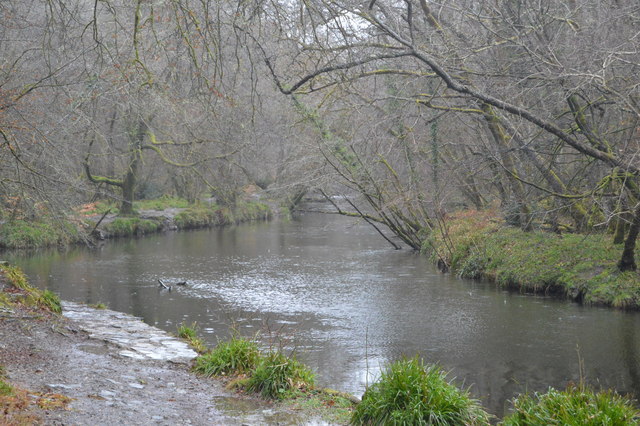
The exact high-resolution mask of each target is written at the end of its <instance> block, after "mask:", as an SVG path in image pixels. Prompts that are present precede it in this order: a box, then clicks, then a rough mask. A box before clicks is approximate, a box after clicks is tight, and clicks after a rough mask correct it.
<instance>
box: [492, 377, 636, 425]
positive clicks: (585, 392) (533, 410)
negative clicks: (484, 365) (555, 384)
mask: <svg viewBox="0 0 640 426" xmlns="http://www.w3.org/2000/svg"><path fill="white" fill-rule="evenodd" d="M512 403H513V409H514V413H513V414H511V415H509V416H507V417H505V419H504V421H503V423H502V424H504V425H512V426H516V425H576V426H577V425H593V426H596V425H631V424H638V423H639V422H640V412H639V411H638V409H637V408H635V407H634V406H633V405H632V404H631V402H630V401H629V400H628V399H627V398H624V397H622V396H620V395H618V394H616V393H615V392H613V391H601V392H595V391H593V390H592V389H589V388H585V387H583V386H570V387H569V388H567V390H565V391H558V390H556V389H553V388H549V390H548V391H547V392H546V393H543V394H539V393H534V394H533V395H528V394H525V395H521V396H519V397H517V398H515V399H514V400H513V401H512Z"/></svg>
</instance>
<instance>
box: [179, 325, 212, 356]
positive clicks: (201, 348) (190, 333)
mask: <svg viewBox="0 0 640 426" xmlns="http://www.w3.org/2000/svg"><path fill="white" fill-rule="evenodd" d="M196 330H197V324H196V323H195V322H194V323H192V324H191V325H190V326H189V325H186V324H181V325H180V327H178V337H180V338H181V339H185V340H186V341H187V342H189V344H190V345H191V347H192V348H193V349H195V350H196V352H198V353H200V354H203V353H205V352H207V350H208V348H207V345H206V344H205V343H204V340H202V339H201V338H199V337H198V333H197V331H196Z"/></svg>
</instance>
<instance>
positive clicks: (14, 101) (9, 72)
mask: <svg viewBox="0 0 640 426" xmlns="http://www.w3.org/2000/svg"><path fill="white" fill-rule="evenodd" d="M639 50H640V5H639V4H638V2H637V1H632V0H537V1H533V0H490V1H489V0H486V1H477V0H438V1H428V0H367V1H357V0H305V1H295V0H270V1H264V0H238V1H227V0H220V1H209V0H7V1H2V2H0V144H1V148H0V158H1V159H0V203H1V205H0V211H1V217H0V219H1V220H2V222H3V224H6V223H10V222H11V221H14V220H16V219H21V220H34V221H35V220H41V219H42V218H43V217H46V218H48V220H52V221H62V220H65V218H67V217H68V216H69V215H71V214H72V212H73V207H75V206H78V205H81V204H83V203H88V202H91V201H96V200H100V199H108V198H110V199H115V200H118V202H119V203H120V213H121V214H129V213H132V212H133V202H134V201H135V200H141V199H149V198H156V197H159V196H161V195H165V194H169V195H172V196H177V197H181V198H184V199H186V200H189V201H192V202H195V201H196V200H198V199H200V198H201V197H202V196H203V195H206V196H208V197H214V198H215V199H216V200H217V202H218V203H219V204H221V205H228V206H233V205H234V203H236V202H237V200H238V197H239V196H240V194H241V193H242V190H243V188H245V187H246V186H247V185H255V186H257V187H259V188H261V189H263V190H264V191H265V192H266V193H267V194H269V196H270V197H273V198H274V199H279V200H284V201H283V202H286V203H289V204H290V205H294V204H295V202H296V201H297V200H299V199H300V198H301V197H302V195H304V194H306V193H312V192H314V193H318V194H322V195H323V196H325V197H326V198H327V199H328V200H335V199H336V197H340V199H341V200H344V201H345V202H346V204H345V203H344V202H343V203H336V205H335V207H336V210H337V212H339V213H341V214H345V215H352V216H358V217H361V218H363V219H364V220H366V221H367V222H369V223H370V224H372V225H373V226H375V227H376V228H377V229H378V230H379V231H380V232H381V233H383V234H384V235H385V236H386V237H387V239H388V240H389V242H391V243H392V244H394V245H395V246H397V247H399V246H400V245H403V246H407V247H410V248H413V249H421V248H424V247H425V244H429V236H430V235H432V234H433V233H434V231H437V232H443V231H442V230H443V229H446V223H447V220H448V218H449V217H450V216H451V215H452V214H454V212H459V211H483V210H489V209H490V210H492V211H495V212H497V216H499V217H500V218H501V220H504V221H505V223H507V224H509V225H511V226H513V227H516V228H520V229H521V230H522V231H525V232H527V233H529V232H534V231H535V232H538V231H544V232H547V233H555V234H559V235H565V234H589V235H591V234H600V235H605V236H606V238H607V239H608V240H611V241H612V242H613V243H615V244H616V245H619V247H620V254H619V256H618V259H617V264H616V265H617V268H618V269H619V270H620V271H633V270H636V268H637V259H636V256H635V249H636V243H637V239H638V233H639V232H640V186H639V185H640V180H639V177H640V161H639V155H640V51H639ZM344 205H347V206H348V207H344ZM445 240H446V238H445ZM383 243H384V242H383ZM440 261H441V262H442V264H443V265H442V266H443V268H446V267H448V266H449V265H448V263H450V262H451V260H450V259H448V258H447V257H446V256H441V257H440Z"/></svg>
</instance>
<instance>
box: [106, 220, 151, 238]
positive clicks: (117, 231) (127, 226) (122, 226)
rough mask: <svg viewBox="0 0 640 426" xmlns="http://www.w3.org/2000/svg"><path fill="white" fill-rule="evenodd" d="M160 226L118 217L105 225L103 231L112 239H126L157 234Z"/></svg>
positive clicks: (149, 222) (149, 221)
mask: <svg viewBox="0 0 640 426" xmlns="http://www.w3.org/2000/svg"><path fill="white" fill-rule="evenodd" d="M161 226H162V225H161V224H160V222H158V221H155V220H148V219H140V218H138V217H118V218H116V219H114V221H113V222H111V223H108V224H107V225H105V227H104V230H105V231H106V232H107V233H108V234H109V235H111V236H113V237H128V236H133V235H144V234H150V233H153V232H158V230H159V229H160V228H161Z"/></svg>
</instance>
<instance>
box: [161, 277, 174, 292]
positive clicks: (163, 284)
mask: <svg viewBox="0 0 640 426" xmlns="http://www.w3.org/2000/svg"><path fill="white" fill-rule="evenodd" d="M158 282H159V283H160V286H161V287H162V288H164V289H166V290H169V291H171V286H170V285H166V284H165V283H163V282H162V280H161V279H159V278H158Z"/></svg>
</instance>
